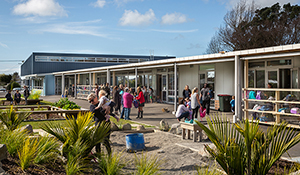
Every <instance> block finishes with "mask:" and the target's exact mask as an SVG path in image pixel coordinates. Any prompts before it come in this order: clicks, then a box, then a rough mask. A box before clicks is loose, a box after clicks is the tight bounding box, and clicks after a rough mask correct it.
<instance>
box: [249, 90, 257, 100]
mask: <svg viewBox="0 0 300 175" xmlns="http://www.w3.org/2000/svg"><path fill="white" fill-rule="evenodd" d="M255 96H256V94H255V91H250V92H249V97H248V98H249V99H256V98H255Z"/></svg>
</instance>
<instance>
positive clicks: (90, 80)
mask: <svg viewBox="0 0 300 175" xmlns="http://www.w3.org/2000/svg"><path fill="white" fill-rule="evenodd" d="M89 83H90V85H89V86H90V88H89V89H90V93H92V73H91V72H90V73H89ZM90 93H89V94H90Z"/></svg>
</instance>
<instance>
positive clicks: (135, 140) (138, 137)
mask: <svg viewBox="0 0 300 175" xmlns="http://www.w3.org/2000/svg"><path fill="white" fill-rule="evenodd" d="M126 149H127V151H129V152H134V151H141V150H145V141H144V134H143V133H136V134H128V135H126Z"/></svg>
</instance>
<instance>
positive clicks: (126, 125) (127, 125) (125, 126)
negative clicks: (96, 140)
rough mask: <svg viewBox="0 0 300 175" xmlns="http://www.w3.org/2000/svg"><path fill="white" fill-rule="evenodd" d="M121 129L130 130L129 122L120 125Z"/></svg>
mask: <svg viewBox="0 0 300 175" xmlns="http://www.w3.org/2000/svg"><path fill="white" fill-rule="evenodd" d="M122 129H123V130H131V125H130V124H129V123H126V124H124V125H123V127H122Z"/></svg>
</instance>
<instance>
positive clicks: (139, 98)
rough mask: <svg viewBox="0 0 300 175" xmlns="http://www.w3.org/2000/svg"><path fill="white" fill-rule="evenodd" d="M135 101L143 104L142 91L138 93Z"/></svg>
mask: <svg viewBox="0 0 300 175" xmlns="http://www.w3.org/2000/svg"><path fill="white" fill-rule="evenodd" d="M136 99H137V100H139V102H140V103H145V98H144V94H143V92H142V91H140V93H139V95H138V96H137V97H136Z"/></svg>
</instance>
